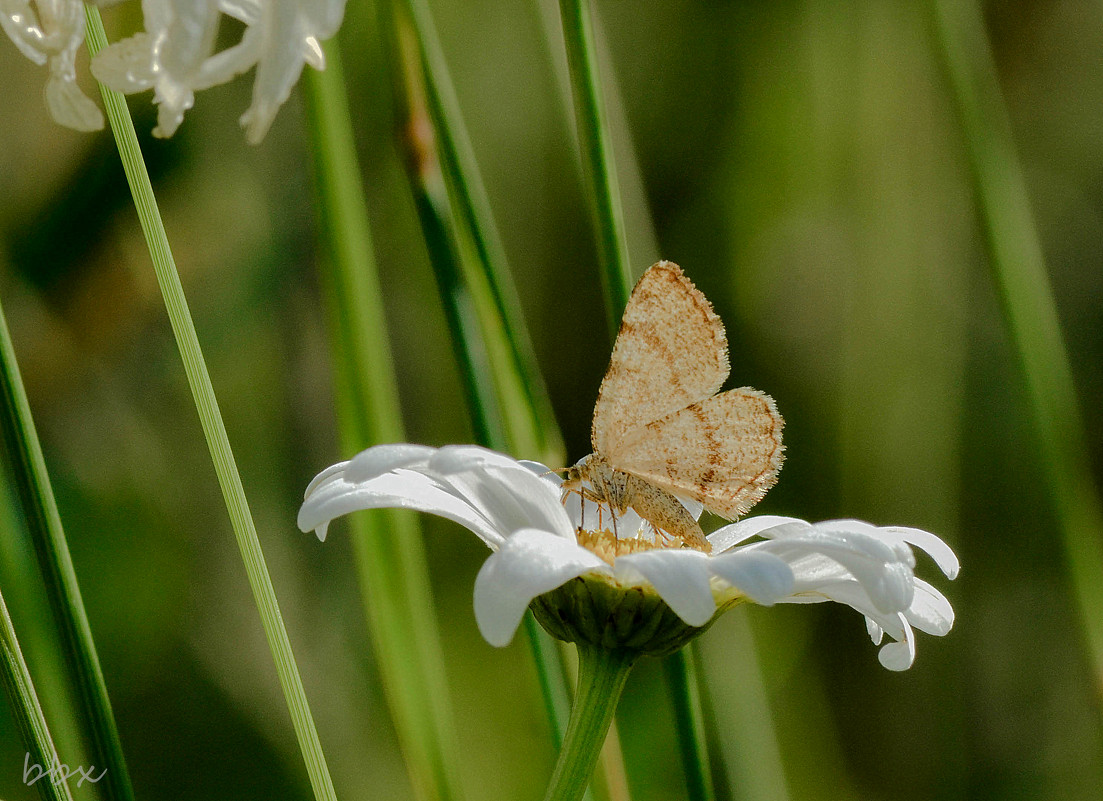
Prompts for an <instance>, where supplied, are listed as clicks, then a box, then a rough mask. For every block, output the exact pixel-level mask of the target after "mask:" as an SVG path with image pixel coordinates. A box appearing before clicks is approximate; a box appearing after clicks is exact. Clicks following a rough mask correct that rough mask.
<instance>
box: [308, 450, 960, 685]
mask: <svg viewBox="0 0 1103 801" xmlns="http://www.w3.org/2000/svg"><path fill="white" fill-rule="evenodd" d="M560 484H561V481H560V480H559V478H558V476H555V475H554V474H551V473H549V471H548V470H547V468H545V467H544V466H543V465H537V464H535V463H531V462H518V461H515V460H514V459H511V458H510V457H508V456H505V455H504V454H500V453H495V452H493V451H488V450H486V449H484V448H479V447H476V446H460V445H453V446H448V447H445V448H440V449H439V450H438V449H435V448H429V447H425V446H422V445H405V444H403V445H378V446H376V447H374V448H369V449H368V450H366V451H364V452H362V453H360V454H359V455H357V456H356V457H355V458H353V459H352V460H351V461H348V462H341V463H339V464H336V465H334V466H332V467H330V468H328V469H327V470H324V471H322V473H320V474H319V475H318V476H317V477H316V478H315V479H314V481H313V482H311V484H310V486H309V487H308V488H307V490H306V501H305V503H303V506H302V508H301V510H300V511H299V520H298V523H299V527H300V528H301V529H302V530H303V531H311V530H313V531H315V532H316V533H317V535H318V537H319V538H321V539H325V535H326V529H327V527H328V525H329V522H330V521H331V520H332V519H333V518H335V517H339V516H341V515H344V514H348V513H349V512H353V511H356V510H358V509H369V508H380V507H388V506H389V507H400V508H406V509H417V510H419V511H423V512H430V513H432V514H436V515H440V516H442V517H446V518H449V519H451V520H454V521H456V522H457V523H460V524H461V525H463V526H465V527H467V528H468V529H470V530H471V531H473V532H474V533H475V534H476V535H478V536H479V537H480V538H481V539H482V540H483V542H485V543H486V544H487V545H488V546H489V547H490V549H491V550H492V551H493V553H492V554H491V556H490V557H489V558H488V559H487V561H486V563H485V564H484V565H483V567H482V569H481V570H480V571H479V575H478V578H477V579H476V581H475V593H474V595H475V597H474V605H475V618H476V621H477V622H478V625H479V629H480V631H481V632H482V634H483V636H484V637H485V638H486V639H487V641H488V642H490V643H491V644H493V645H498V646H501V645H505V644H506V643H508V642H509V641H510V640H511V639H512V637H513V633H514V631H515V630H516V629H517V626H518V624H519V623H520V621H521V617H522V615H523V614H524V612H525V609H526V608H527V607H528V605H529V604H530V603H531V602H532V601H533V599H534V598H536V597H537V596H540V595H542V594H544V593H547V592H550V591H552V590H555V589H556V588H558V587H561V586H562V585H564V584H565V583H566V582H568V581H571V580H572V579H574V578H575V577H580V576H587V575H591V576H595V577H604V579H605V580H607V581H609V582H610V583H612V584H613V585H615V586H619V587H624V588H631V587H645V588H648V589H649V590H653V591H654V592H655V593H656V594H657V595H658V596H660V597H661V598H662V600H663V601H665V602H666V604H667V605H668V606H669V607H670V609H671V610H673V612H674V613H675V614H676V615H677V616H678V617H679V618H681V619H682V621H684V622H685V623H686V624H687V625H689V626H693V627H702V626H705V625H707V624H708V623H709V621H711V620H712V619H713V617H714V616H715V615H716V614H718V612H720V611H722V610H723V609H726V608H727V607H728V606H730V605H731V604H732V603H735V602H738V601H751V602H754V603H758V604H763V605H773V604H778V603H818V602H822V601H835V602H838V603H842V604H846V605H847V606H850V607H852V608H853V609H855V610H856V611H858V612H860V613H861V614H862V615H864V616H865V619H866V626H867V629H868V631H869V634H870V636H871V638H872V639H873V641H874V642H875V643H880V641H881V639H882V636H883V635H884V634H888V635H889V637H890V638H891V639H892V640H893V641H892V642H890V643H888V644H886V645H885V646H883V647H882V648H881V651H880V654H879V657H880V661H881V664H883V665H884V666H885V667H887V668H889V669H890V670H905V669H907V668H908V667H910V666H911V664H912V662H913V661H914V659H915V635H914V632H913V627H914V628H916V629H919V630H921V631H924V632H927V633H929V634H933V635H936V636H941V635H943V634H946V633H947V632H948V631H949V630H950V628H951V626H952V625H953V620H954V612H953V609H952V608H951V606H950V603H949V602H948V601H947V600H946V598H945V596H943V595H942V593H940V592H939V591H938V590H936V589H935V588H934V587H932V586H931V585H930V584H928V583H927V582H925V581H923V580H922V579H920V578H918V577H917V576H916V575H915V570H914V569H915V557H914V556H913V553H912V549H911V546H916V547H918V548H920V549H922V550H923V551H925V552H926V553H927V554H928V555H929V556H930V557H931V558H932V559H933V560H934V562H935V564H936V565H937V566H938V567H939V568H940V569H941V570H942V572H943V573H945V574H946V575H947V576H948V577H950V578H953V577H954V576H956V575H957V571H958V560H957V557H956V556H955V555H954V552H953V551H952V550H951V549H950V548H949V546H947V545H946V543H944V542H943V541H942V540H941V539H939V538H938V537H936V536H935V535H934V534H930V533H928V532H926V531H921V530H919V529H914V528H907V527H877V526H873V525H870V524H869V523H863V522H862V521H859V520H828V521H824V522H820V523H807V522H805V521H803V520H798V519H796V518H792V517H778V516H774V515H760V516H757V517H748V518H745V519H743V520H740V521H739V522H738V523H732V524H731V525H728V526H724V527H722V528H720V529H718V530H716V531H714V532H713V533H712V534H710V535H709V537H708V540H709V543H710V545H711V553H704V552H702V551H698V550H694V549H692V548H668V547H662V546H661V545H660V544H658V543H655V542H647V537H648V534H649V532H650V531H651V529H650V526H649V524H646V523H644V522H643V521H641V520H640V519H639V518H638V516H635V514H634V513H633V512H631V511H630V510H629V512H628V513H627V514H626V515H624V516H622V517H619V518H618V519H617V524H616V528H617V529H618V532H619V533H618V534H617V535H616V537H615V539H612V540H608V541H606V540H602V541H601V542H600V543H598V544H599V545H600V546H601V547H595V543H594V541H592V538H590V537H589V536H586V537H585V539H584V535H588V534H589V533H590V532H588V531H587V530H586V529H585V527H584V525H583V524H584V523H585V522H589V523H590V524H591V525H592V524H594V523H597V522H598V520H599V518H598V514H603V515H604V517H605V520H607V521H609V520H611V512H610V511H609V510H608V509H604V510H603V511H601V512H599V510H598V509H597V507H596V506H595V505H592V504H589V502H587V507H588V508H586V509H583V508H581V505H580V503H579V500H578V494H577V493H570V494H568V495H566V496H562V495H561V490H560ZM564 501H566V502H567V503H566V505H564ZM686 506H687V508H688V509H689V510H690V512H691V513H694V514H700V511H701V510H700V506H699V505H694V504H690V503H687V504H686ZM599 525H600V524H599ZM608 534H610V532H605V535H608ZM605 535H601V536H605ZM605 546H609V547H605Z"/></svg>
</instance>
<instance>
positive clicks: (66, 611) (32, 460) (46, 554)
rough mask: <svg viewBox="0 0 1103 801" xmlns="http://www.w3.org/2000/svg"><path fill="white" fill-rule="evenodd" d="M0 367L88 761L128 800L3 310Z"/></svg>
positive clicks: (116, 795) (6, 419)
mask: <svg viewBox="0 0 1103 801" xmlns="http://www.w3.org/2000/svg"><path fill="white" fill-rule="evenodd" d="M0 362H2V365H0V393H2V398H0V402H2V405H3V408H2V409H0V428H2V429H3V440H4V442H5V446H6V447H5V450H6V451H7V453H8V454H10V458H11V460H12V474H13V476H14V477H15V480H16V485H17V487H18V491H19V496H20V500H21V505H22V508H23V512H24V514H25V515H26V519H27V525H28V529H29V531H30V534H31V539H32V541H33V542H34V547H35V552H36V554H37V556H38V562H39V566H40V570H41V572H42V578H43V582H44V583H45V585H46V594H47V596H48V598H49V601H50V607H51V608H52V609H53V612H54V615H55V617H56V618H57V620H58V628H59V630H60V632H61V637H62V641H63V643H64V648H65V654H66V661H67V662H68V663H69V665H70V669H71V670H72V672H73V674H74V676H75V679H76V684H77V688H78V691H79V696H80V699H81V706H82V707H83V709H84V714H85V718H86V725H87V726H88V727H89V728H90V732H89V736H90V739H91V741H92V754H93V755H94V756H95V758H96V759H97V760H98V761H99V763H100V764H101V765H103V766H104V767H105V768H107V778H106V779H105V782H104V785H103V786H104V789H105V790H106V792H107V793H108V794H109V796H110V797H111V798H112V799H114V800H115V801H132V799H133V798H134V789H133V787H132V786H131V783H130V774H129V773H128V772H127V769H126V759H125V758H124V757H123V749H122V744H121V743H120V741H119V729H118V726H117V725H116V724H115V714H114V711H113V710H112V708H111V699H110V698H109V697H108V695H107V684H106V683H105V682H104V678H103V670H102V668H101V667H100V660H99V656H98V655H97V654H96V645H95V642H94V641H93V639H92V629H91V627H90V625H89V623H88V613H87V612H85V609H84V602H83V601H82V600H81V595H80V585H79V584H78V583H77V574H76V571H75V570H74V569H73V560H72V557H71V556H70V554H69V544H68V542H67V540H66V538H65V529H64V528H63V527H62V524H61V516H60V515H59V514H58V510H57V502H56V501H55V499H54V491H53V487H52V485H51V484H50V475H49V473H48V472H47V471H46V460H45V458H44V457H43V455H42V445H41V443H40V442H39V440H38V432H37V431H36V430H35V425H34V419H33V418H32V417H31V407H30V404H29V403H28V401H27V393H26V391H25V390H24V388H23V380H22V378H21V377H20V374H19V365H18V363H17V362H16V358H15V349H14V348H13V346H12V341H11V334H10V333H9V332H8V324H7V321H6V319H5V317H4V311H3V308H2V307H0Z"/></svg>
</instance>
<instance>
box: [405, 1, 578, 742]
mask: <svg viewBox="0 0 1103 801" xmlns="http://www.w3.org/2000/svg"><path fill="white" fill-rule="evenodd" d="M387 27H388V28H389V29H390V30H391V31H392V32H393V36H392V37H391V49H392V59H391V60H392V62H393V63H394V64H395V65H396V67H398V68H399V69H398V70H397V72H399V73H400V74H396V75H395V79H396V87H395V89H396V92H395V94H396V100H395V103H396V106H397V109H398V113H397V115H396V116H397V118H398V123H399V130H400V131H401V132H402V133H401V135H400V144H401V145H402V149H403V151H404V156H405V161H406V166H407V172H408V174H409V176H410V186H411V191H412V192H413V195H414V205H415V206H416V208H417V211H418V218H419V220H420V222H421V226H422V231H423V232H424V235H425V241H426V246H427V248H428V252H429V260H430V263H431V265H432V267H433V272H434V274H435V276H436V279H437V284H438V288H439V290H440V293H441V298H442V301H443V305H444V310H445V319H446V320H447V322H448V327H449V331H450V333H451V339H452V342H453V346H454V348H455V352H456V359H457V364H458V365H459V368H460V377H461V383H462V384H463V386H464V394H465V396H466V397H467V399H468V408H469V411H470V414H471V420H472V427H473V429H474V433H475V438H476V441H477V442H478V443H479V444H481V445H484V446H486V447H489V448H494V449H497V450H516V449H518V448H520V447H522V444H521V441H528V442H534V441H537V439H538V437H539V436H540V434H539V431H538V429H540V428H541V426H542V425H543V424H542V423H541V421H540V420H539V419H538V416H537V415H536V413H535V410H534V408H533V407H532V405H531V404H529V403H528V402H527V400H526V398H524V397H521V396H519V395H518V394H517V393H516V392H513V393H510V392H508V388H509V387H512V386H514V383H513V382H512V381H511V380H510V379H511V376H509V375H503V373H505V372H507V371H510V370H511V368H512V371H513V373H514V375H519V373H520V369H519V367H518V366H517V365H516V364H515V363H513V362H515V359H516V356H515V354H516V352H517V350H518V349H517V348H515V349H512V350H511V351H510V352H509V353H507V354H506V356H505V358H497V359H491V358H489V354H488V348H487V345H486V342H485V339H484V332H486V331H492V332H496V336H498V337H500V338H502V339H509V338H510V336H511V335H510V332H509V331H507V330H506V326H505V323H504V318H502V317H501V316H498V315H496V314H495V313H493V312H494V309H493V307H491V306H489V305H488V304H486V303H482V304H479V303H476V302H474V301H473V299H472V298H471V290H470V285H469V283H468V282H467V281H466V274H465V271H464V270H463V266H462V261H463V256H462V253H461V250H462V247H461V243H460V242H459V236H458V232H457V230H456V229H457V226H456V225H455V223H454V218H453V215H452V207H451V206H450V205H449V199H450V198H449V195H448V192H447V189H446V187H445V181H444V176H443V174H442V172H441V159H440V158H439V157H438V148H437V146H436V143H437V141H439V140H438V139H437V137H435V136H434V134H435V132H436V128H435V125H434V122H433V119H432V118H431V115H430V114H429V112H428V110H427V108H426V106H427V103H428V99H427V97H426V96H425V94H424V93H423V92H422V91H420V89H421V84H420V82H419V81H418V76H419V75H420V74H421V73H422V71H423V70H424V68H425V66H426V64H427V63H428V62H426V61H424V60H422V61H420V69H419V67H418V66H417V63H418V59H416V58H412V57H411V54H410V53H409V52H408V51H409V50H411V49H412V48H413V46H412V45H410V46H409V47H407V46H404V42H403V41H402V39H403V37H402V33H401V30H400V28H399V22H398V18H397V17H396V16H393V15H391V16H390V17H389V18H388V25H387ZM435 117H436V119H439V120H440V124H447V115H443V114H438V115H435ZM463 197H464V195H462V194H461V195H452V198H453V199H454V202H463V201H462V198H463ZM461 216H462V218H463V219H465V220H467V221H468V222H470V221H472V220H475V221H477V220H478V219H480V217H479V215H477V214H475V213H473V212H469V213H468V214H464V215H461ZM470 238H471V239H475V238H477V237H476V236H471V237H470ZM480 263H482V264H484V265H485V262H480ZM488 283H489V281H488ZM473 317H478V318H479V319H478V320H477V322H478V324H475V323H476V320H474V319H473ZM511 354H514V355H513V356H512V357H511ZM502 406H511V407H512V411H513V414H512V416H511V420H512V421H513V422H514V424H513V425H512V426H506V425H505V424H504V423H503V420H502V413H501V407H502ZM518 424H520V425H523V426H525V427H526V428H527V429H528V431H527V433H526V435H523V436H517V428H518ZM551 424H552V425H554V420H552V421H551ZM549 440H550V441H551V442H559V441H560V438H559V434H558V431H555V432H553V435H552V436H551V437H545V440H544V441H545V442H546V443H547V442H549ZM546 449H547V446H545V450H546ZM558 458H559V459H562V458H564V457H563V456H562V453H561V452H560V454H559V456H558ZM524 630H525V636H526V638H527V639H528V642H529V647H530V648H531V650H532V653H533V659H534V662H535V667H536V672H537V678H538V681H539V684H540V689H541V695H542V697H543V699H544V705H545V711H546V712H547V715H548V719H549V722H550V724H551V732H552V739H553V741H554V743H555V746H556V747H557V748H558V747H559V745H560V744H561V743H562V740H563V736H564V734H565V732H566V729H567V720H568V717H569V713H570V695H569V687H568V684H567V680H566V675H565V672H564V668H563V664H562V661H561V659H560V654H559V651H558V649H557V648H556V646H555V643H554V642H553V641H552V640H551V638H550V637H549V636H548V635H547V634H546V633H545V632H544V631H543V630H542V629H541V628H540V627H539V625H538V624H537V623H536V621H535V619H533V617H532V615H531V614H526V615H525V618H524Z"/></svg>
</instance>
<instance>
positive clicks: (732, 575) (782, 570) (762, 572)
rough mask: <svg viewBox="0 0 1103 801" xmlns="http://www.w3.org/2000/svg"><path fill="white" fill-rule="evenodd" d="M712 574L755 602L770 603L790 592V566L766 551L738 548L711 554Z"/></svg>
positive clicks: (791, 582) (791, 574)
mask: <svg viewBox="0 0 1103 801" xmlns="http://www.w3.org/2000/svg"><path fill="white" fill-rule="evenodd" d="M710 567H711V568H712V574H713V575H714V576H718V577H720V578H722V579H724V580H725V581H726V582H728V583H729V584H731V585H732V586H733V587H735V588H736V589H737V590H739V591H740V592H742V593H744V594H745V595H746V596H747V597H748V598H750V599H751V600H752V601H754V602H755V603H756V604H762V605H763V606H772V605H773V604H775V603H777V602H778V601H779V600H781V599H782V598H784V597H785V596H787V595H790V594H792V592H793V570H792V568H791V567H789V565H787V564H786V563H785V561H784V560H783V559H780V558H778V557H777V556H774V555H773V554H771V553H767V552H765V551H749V550H747V551H740V552H739V553H727V554H722V555H720V556H715V557H713V558H712V561H711V563H710Z"/></svg>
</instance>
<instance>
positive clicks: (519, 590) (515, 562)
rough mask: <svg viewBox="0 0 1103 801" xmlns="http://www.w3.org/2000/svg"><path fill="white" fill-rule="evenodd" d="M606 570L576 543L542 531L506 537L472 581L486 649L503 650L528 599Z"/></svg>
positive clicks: (529, 531)
mask: <svg viewBox="0 0 1103 801" xmlns="http://www.w3.org/2000/svg"><path fill="white" fill-rule="evenodd" d="M590 572H599V573H609V572H610V569H609V566H608V565H607V564H606V563H605V562H603V561H602V560H601V559H600V558H599V557H597V556H596V555H594V554H593V553H591V552H590V551H587V550H586V549H585V548H582V547H581V546H579V545H578V544H576V543H573V542H569V541H567V540H565V539H563V538H562V537H559V536H556V535H555V534H552V533H550V532H547V531H539V530H536V529H524V530H522V531H518V532H517V533H516V534H514V535H513V536H512V537H510V538H509V539H508V540H507V541H506V542H505V544H504V545H503V546H502V547H501V549H500V550H498V551H497V552H496V553H494V554H491V556H490V558H489V559H487V560H486V562H485V563H484V564H483V566H482V569H480V570H479V575H478V577H477V578H476V579H475V620H476V622H477V623H478V625H479V631H480V632H482V635H483V637H484V638H485V639H486V641H487V642H489V643H490V644H491V645H495V646H498V647H501V646H504V645H508V644H509V642H510V640H512V639H513V634H514V632H516V631H517V626H518V625H519V624H520V622H521V618H522V616H523V615H524V614H525V610H526V609H527V608H528V605H529V604H530V603H531V602H532V599H533V598H535V597H536V596H538V595H543V594H544V593H545V592H549V591H550V590H554V589H555V588H556V587H558V586H560V585H561V584H564V583H566V582H567V581H569V580H571V579H573V578H575V577H577V576H581V575H582V574H583V573H590Z"/></svg>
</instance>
